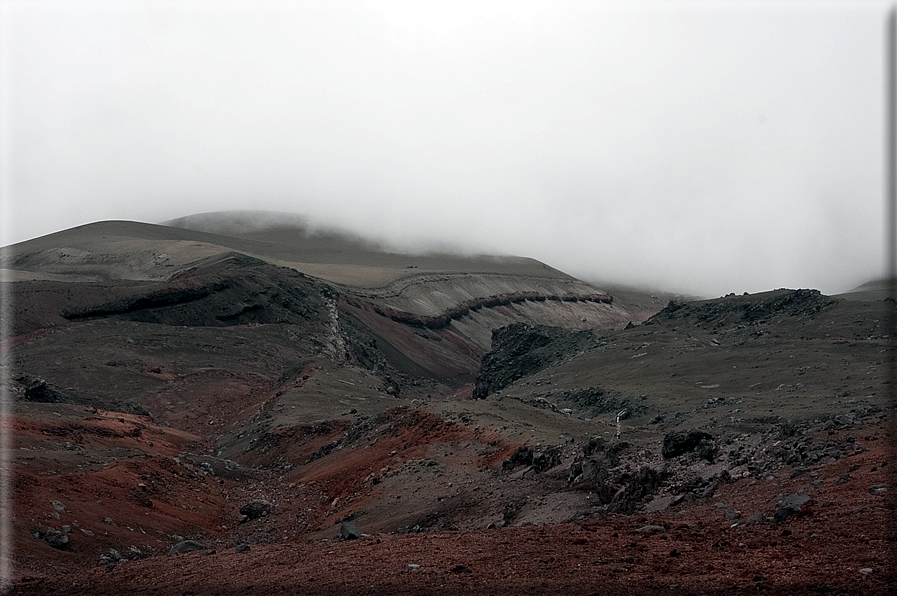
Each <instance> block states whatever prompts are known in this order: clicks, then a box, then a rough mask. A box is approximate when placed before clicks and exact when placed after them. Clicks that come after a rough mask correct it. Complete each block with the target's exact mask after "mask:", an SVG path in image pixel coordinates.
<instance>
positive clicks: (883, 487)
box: [869, 483, 891, 495]
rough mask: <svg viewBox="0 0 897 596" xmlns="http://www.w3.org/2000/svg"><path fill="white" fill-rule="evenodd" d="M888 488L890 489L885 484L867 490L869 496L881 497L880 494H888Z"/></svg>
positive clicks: (889, 486) (888, 485)
mask: <svg viewBox="0 0 897 596" xmlns="http://www.w3.org/2000/svg"><path fill="white" fill-rule="evenodd" d="M889 488H891V485H890V484H887V483H882V484H876V485H874V486H871V487H870V488H869V494H870V495H882V494H884V493H886V492H888V489H889Z"/></svg>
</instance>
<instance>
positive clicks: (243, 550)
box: [234, 543, 250, 553]
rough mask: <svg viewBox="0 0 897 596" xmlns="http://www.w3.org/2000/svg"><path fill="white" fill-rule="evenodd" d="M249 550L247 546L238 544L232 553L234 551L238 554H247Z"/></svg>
mask: <svg viewBox="0 0 897 596" xmlns="http://www.w3.org/2000/svg"><path fill="white" fill-rule="evenodd" d="M249 550H250V549H249V545H248V544H243V543H240V544H238V545H237V548H235V549H234V551H235V552H238V553H248V552H249Z"/></svg>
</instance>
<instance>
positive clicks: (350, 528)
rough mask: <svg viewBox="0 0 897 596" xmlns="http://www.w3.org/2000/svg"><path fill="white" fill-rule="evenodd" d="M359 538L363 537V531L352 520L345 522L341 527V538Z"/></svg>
mask: <svg viewBox="0 0 897 596" xmlns="http://www.w3.org/2000/svg"><path fill="white" fill-rule="evenodd" d="M359 538H361V531H360V530H359V529H358V526H356V525H355V524H353V523H352V522H350V521H347V522H343V523H342V525H341V526H340V527H339V539H340V540H357V539H359Z"/></svg>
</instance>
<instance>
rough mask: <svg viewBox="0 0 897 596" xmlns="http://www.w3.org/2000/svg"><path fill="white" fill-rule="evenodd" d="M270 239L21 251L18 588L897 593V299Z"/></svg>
mask: <svg viewBox="0 0 897 596" xmlns="http://www.w3.org/2000/svg"><path fill="white" fill-rule="evenodd" d="M240 222H241V220H239V219H238V220H236V221H234V220H233V218H231V219H228V218H227V217H223V216H218V217H217V218H216V217H212V218H208V217H206V218H201V219H200V220H197V219H196V218H192V219H191V218H186V219H184V220H181V221H177V222H169V223H171V224H177V226H175V225H162V226H155V225H148V224H137V223H132V222H102V223H97V224H91V225H89V226H82V227H80V228H75V229H72V230H67V231H64V232H60V233H58V234H54V235H51V236H47V237H43V238H39V239H35V240H32V241H29V242H26V243H22V244H19V245H16V246H13V247H10V251H9V252H8V253H7V256H6V257H5V259H4V261H3V263H2V267H3V268H4V269H6V270H7V271H8V272H9V274H8V275H7V277H6V279H7V281H6V282H5V283H7V284H9V287H10V289H11V295H12V296H13V298H14V302H13V314H14V323H13V336H12V337H10V338H6V339H5V340H4V341H6V342H8V345H9V346H10V347H11V348H12V349H11V351H10V356H9V358H8V360H7V361H5V362H3V363H2V365H3V367H4V372H5V373H6V375H5V379H6V383H7V386H8V389H9V390H10V391H11V392H12V394H13V396H14V398H15V410H14V413H13V414H12V418H11V420H10V421H9V425H10V428H12V435H13V437H12V438H13V444H14V447H13V450H12V463H13V467H14V482H13V487H12V496H13V519H12V522H13V523H12V530H13V536H12V537H13V546H14V548H13V551H12V553H11V563H12V569H13V571H14V574H15V580H16V581H15V583H14V584H12V585H11V586H10V587H9V593H22V594H45V593H50V592H52V591H57V592H62V591H65V592H66V593H74V594H77V593H84V594H117V593H122V591H129V592H136V593H175V592H176V591H177V590H180V591H179V592H177V593H193V594H231V593H233V594H237V593H240V594H245V593H258V594H270V593H297V591H298V593H309V594H314V593H324V594H362V593H365V594H366V593H375V592H378V593H390V594H392V593H395V594H417V593H423V592H424V591H426V592H428V593H434V594H455V593H461V592H464V593H468V594H479V593H482V594H504V593H558V594H559V593H570V592H573V593H593V592H597V593H622V592H624V591H625V592H627V593H654V592H667V591H669V590H670V589H671V588H674V589H679V590H681V591H684V592H685V593H778V594H791V593H820V592H833V593H856V594H872V593H884V591H885V590H886V587H887V581H888V579H889V577H890V576H889V573H890V568H889V563H888V551H887V550H886V548H885V545H886V544H887V543H886V538H887V536H886V531H887V526H886V524H884V519H885V512H886V510H887V506H888V503H889V501H890V500H891V499H892V491H891V490H890V487H891V486H893V479H892V477H891V475H892V471H891V469H890V468H891V467H893V466H892V465H888V462H889V461H891V460H892V459H893V458H892V455H893V454H892V453H891V452H890V451H889V449H888V445H889V440H890V438H891V437H890V434H889V431H888V427H887V425H886V422H887V419H888V413H889V411H890V407H891V404H890V403H889V402H888V395H889V387H888V379H889V377H888V374H889V370H890V369H889V366H890V365H891V364H892V361H891V360H890V359H889V358H890V352H889V350H891V349H892V343H891V334H890V332H889V329H888V320H889V317H890V316H892V313H893V308H894V307H893V301H889V300H879V299H877V298H876V297H874V296H870V298H873V299H871V300H864V299H861V298H862V297H861V296H856V295H854V296H850V298H851V299H850V300H846V299H844V298H843V297H828V296H823V295H821V294H819V293H818V292H815V291H812V290H775V291H770V292H765V293H761V294H755V295H743V296H735V295H730V296H726V297H722V298H717V299H713V300H701V301H684V299H682V298H681V297H678V298H677V299H675V300H672V298H674V297H673V296H669V295H663V294H659V293H656V292H655V293H654V294H653V295H652V294H651V293H648V292H646V293H640V292H637V291H634V290H630V289H627V290H626V291H625V292H623V293H624V294H625V295H624V296H623V297H622V298H618V297H617V296H615V295H614V292H613V291H609V290H607V289H606V288H600V287H595V286H593V285H591V284H588V283H585V282H582V281H580V280H577V279H574V278H572V277H570V276H568V275H566V274H563V273H561V272H558V271H556V270H554V269H552V268H551V267H549V266H547V265H544V264H542V263H539V262H537V261H533V260H531V259H519V258H511V257H501V258H498V257H484V256H480V257H472V256H458V255H432V254H431V255H400V254H396V253H390V252H388V251H385V250H383V249H382V248H380V247H379V246H377V245H375V244H372V243H370V242H367V241H364V240H363V239H358V238H351V237H347V236H345V235H341V234H340V233H337V232H334V231H328V232H326V233H324V232H319V231H315V230H310V229H308V228H306V227H303V224H302V222H296V221H293V222H289V223H290V225H289V226H287V225H281V226H280V227H271V226H270V225H269V224H266V225H265V226H259V227H247V226H246V225H244V224H245V222H244V224H241V223H240ZM238 224H239V225H238ZM191 226H192V227H194V228H201V229H189V228H190V227H191ZM889 309H890V310H889ZM190 550H195V551H196V552H188V551H190ZM177 553H181V554H177Z"/></svg>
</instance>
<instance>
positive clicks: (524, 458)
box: [502, 445, 561, 472]
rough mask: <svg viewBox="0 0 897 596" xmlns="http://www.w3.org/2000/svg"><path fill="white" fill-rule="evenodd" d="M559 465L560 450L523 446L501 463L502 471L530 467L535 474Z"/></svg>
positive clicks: (556, 448)
mask: <svg viewBox="0 0 897 596" xmlns="http://www.w3.org/2000/svg"><path fill="white" fill-rule="evenodd" d="M560 463H561V450H560V449H559V448H558V447H551V446H549V447H544V448H541V449H533V448H532V447H529V446H527V445H524V446H522V447H520V448H519V449H517V451H515V452H514V454H513V455H512V456H511V457H509V458H508V459H506V460H505V461H504V462H502V469H504V470H513V469H514V468H515V467H517V466H532V468H533V470H535V471H536V472H544V471H546V470H550V469H551V468H554V467H555V466H558V465H560Z"/></svg>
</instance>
